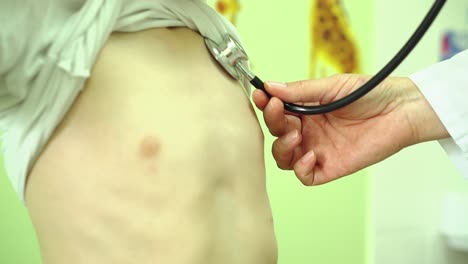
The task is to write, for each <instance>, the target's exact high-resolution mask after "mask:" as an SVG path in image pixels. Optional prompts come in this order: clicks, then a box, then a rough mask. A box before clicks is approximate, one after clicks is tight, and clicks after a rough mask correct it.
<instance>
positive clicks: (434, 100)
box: [410, 50, 468, 179]
mask: <svg viewBox="0 0 468 264" xmlns="http://www.w3.org/2000/svg"><path fill="white" fill-rule="evenodd" d="M410 78H411V79H412V80H413V81H414V83H416V85H417V86H418V87H419V89H420V90H421V92H422V93H423V94H424V96H425V97H426V98H427V100H428V101H429V103H430V104H431V106H432V108H433V109H434V111H435V112H436V113H437V115H438V116H439V118H440V120H441V121H442V123H443V124H444V126H445V127H446V128H447V130H448V132H449V133H450V136H451V138H448V139H443V140H439V143H440V144H441V146H442V147H443V148H444V150H445V151H446V152H447V154H448V156H449V158H450V159H451V161H452V162H453V163H454V165H455V166H456V167H457V169H458V170H459V171H460V172H461V174H462V175H463V176H465V178H467V179H468V101H467V98H468V50H466V51H464V52H461V53H459V54H458V55H456V56H454V57H453V58H451V59H449V60H447V61H444V62H441V63H438V64H434V65H432V66H430V67H428V68H426V69H424V70H422V71H420V72H417V73H415V74H413V75H411V76H410Z"/></svg>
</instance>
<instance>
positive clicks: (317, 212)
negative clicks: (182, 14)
mask: <svg viewBox="0 0 468 264" xmlns="http://www.w3.org/2000/svg"><path fill="white" fill-rule="evenodd" d="M348 1H349V3H348ZM348 1H347V2H346V4H347V5H348V6H350V8H349V11H350V17H351V19H352V21H353V23H354V27H355V28H356V31H357V32H356V33H357V34H358V35H359V38H358V40H359V42H360V44H361V47H363V48H364V49H368V48H370V47H368V46H367V45H368V44H367V43H368V42H367V41H366V40H367V39H369V38H368V35H367V34H370V33H368V32H370V30H367V29H368V28H367V27H368V26H369V25H370V23H369V22H370V17H369V16H368V14H369V12H368V11H369V10H370V6H369V5H368V4H369V3H371V2H372V1H371V0H361V1H359V0H348ZM208 2H211V3H212V2H214V0H209V1H208ZM291 2H292V1H284V0H283V1H279V0H276V1H275V0H255V1H245V0H244V1H242V3H243V5H244V6H243V11H242V14H241V15H240V16H239V19H238V27H239V32H240V34H241V36H242V39H243V40H244V42H245V44H246V47H247V51H248V53H249V55H250V56H251V59H252V63H253V69H254V71H255V72H256V73H257V74H258V75H259V76H261V77H262V78H264V79H266V80H271V79H274V80H278V81H292V80H298V79H306V78H307V77H308V76H307V75H308V52H309V5H310V2H309V0H295V1H294V4H291ZM244 3H245V4H244ZM366 60H367V59H366V58H365V57H364V62H366ZM364 68H365V67H364ZM258 114H259V118H260V120H261V124H262V126H263V128H265V126H264V123H263V121H262V119H261V115H260V113H258ZM264 131H265V136H266V137H265V138H266V142H265V155H266V164H267V182H268V192H269V197H270V200H271V205H272V209H273V215H274V219H275V229H276V235H277V239H278V243H279V263H280V264H306V263H326V264H338V263H346V264H363V263H371V262H370V261H369V258H370V254H371V250H370V246H369V245H370V244H371V243H370V241H371V240H370V236H369V233H368V228H369V221H368V215H369V212H368V210H369V209H368V208H369V206H368V204H367V203H368V202H367V201H368V180H367V178H366V173H365V172H361V173H359V174H358V175H355V176H354V177H348V178H345V179H342V180H339V181H337V182H334V183H331V184H328V185H325V186H320V187H304V186H302V185H301V184H300V183H299V181H298V180H297V179H296V177H295V176H294V174H293V173H291V172H284V171H281V170H279V169H278V168H277V167H276V163H275V162H274V160H273V158H272V157H271V143H272V142H273V138H272V137H271V136H269V133H268V130H266V129H265V130H264ZM0 263H1V264H4V263H5V264H23V263H24V264H39V263H40V257H39V251H38V244H37V241H36V238H35V236H34V232H33V229H32V226H31V224H30V222H29V219H28V216H27V212H26V210H25V209H24V208H23V207H22V205H21V204H20V202H19V201H18V200H17V199H16V196H15V194H14V193H13V190H12V189H11V186H10V184H9V182H8V181H7V178H6V176H5V175H4V173H2V174H0Z"/></svg>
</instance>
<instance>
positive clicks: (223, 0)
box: [215, 0, 241, 25]
mask: <svg viewBox="0 0 468 264" xmlns="http://www.w3.org/2000/svg"><path fill="white" fill-rule="evenodd" d="M215 8H216V10H217V11H218V12H219V13H220V14H222V15H223V16H224V17H226V18H227V19H228V20H229V21H231V23H232V24H233V25H235V24H236V22H237V21H236V20H237V14H238V13H239V11H240V9H241V7H240V4H239V1H238V0H217V1H216V3H215Z"/></svg>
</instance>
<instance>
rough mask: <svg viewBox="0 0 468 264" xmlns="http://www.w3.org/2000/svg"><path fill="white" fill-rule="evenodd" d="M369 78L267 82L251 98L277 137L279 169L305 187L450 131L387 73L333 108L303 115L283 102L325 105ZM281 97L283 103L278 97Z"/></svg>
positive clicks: (412, 90)
mask: <svg viewBox="0 0 468 264" xmlns="http://www.w3.org/2000/svg"><path fill="white" fill-rule="evenodd" d="M369 78H370V76H364V75H356V74H341V75H335V76H332V77H329V78H325V79H318V80H309V81H300V82H294V83H289V84H279V83H266V89H267V91H268V92H269V93H270V94H271V95H272V98H271V99H269V98H268V97H267V96H266V95H265V93H264V92H263V91H261V90H256V91H254V94H253V100H254V102H255V104H256V106H257V107H258V108H259V109H260V110H262V111H263V116H264V119H265V123H266V125H267V127H268V129H269V130H270V133H271V134H272V135H273V136H275V137H278V139H276V140H275V142H274V143H273V156H274V158H275V160H276V162H277V164H278V167H279V168H281V169H284V170H294V172H295V174H296V176H297V177H298V178H299V180H300V181H301V182H302V183H303V184H305V185H319V184H323V183H327V182H330V181H332V180H335V179H338V178H340V177H342V176H346V175H349V174H352V173H354V172H356V171H359V170H361V169H363V168H365V167H367V166H370V165H372V164H374V163H377V162H379V161H381V160H383V159H385V158H387V157H389V156H391V155H392V154H394V153H396V152H398V151H399V150H401V149H402V148H404V147H407V146H410V145H412V144H416V143H419V142H423V141H428V140H434V139H440V138H445V137H448V136H449V135H448V132H447V130H446V129H445V127H444V126H443V125H442V123H441V122H440V120H439V118H438V117H437V115H436V114H435V112H434V111H433V109H432V108H431V106H430V105H429V103H428V102H427V101H426V99H425V98H424V96H423V95H422V94H421V92H420V91H419V89H418V88H417V87H416V85H415V84H414V83H413V82H412V81H411V80H410V79H408V78H397V77H391V78H388V79H386V80H385V81H384V82H382V83H381V84H380V85H379V86H378V87H376V88H375V89H374V90H373V91H371V92H370V93H368V94H367V95H366V96H364V97H362V98H361V99H359V100H357V101H356V102H354V103H352V104H350V105H348V106H346V107H344V108H341V109H338V110H336V111H334V112H331V113H327V114H323V115H315V116H305V115H304V116H302V115H297V114H292V113H288V112H285V110H284V105H283V102H282V101H285V102H293V103H297V104H304V105H317V104H327V103H330V102H332V101H335V100H337V99H340V98H342V97H344V96H346V95H348V94H349V93H351V92H352V91H354V90H355V89H357V88H359V87H360V86H361V85H362V84H364V83H365V82H366V81H367V80H368V79H369ZM280 99H281V100H282V101H281V100H280Z"/></svg>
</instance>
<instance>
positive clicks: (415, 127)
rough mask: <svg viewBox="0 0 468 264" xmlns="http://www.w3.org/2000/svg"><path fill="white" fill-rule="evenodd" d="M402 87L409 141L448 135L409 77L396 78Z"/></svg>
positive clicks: (439, 137)
mask: <svg viewBox="0 0 468 264" xmlns="http://www.w3.org/2000/svg"><path fill="white" fill-rule="evenodd" d="M398 79H400V80H399V81H400V82H401V83H400V84H399V86H400V87H401V88H402V91H403V92H402V93H401V96H402V101H403V102H404V103H403V105H404V106H403V108H404V109H403V111H404V112H405V113H406V115H407V120H408V123H409V126H410V127H411V131H412V135H411V143H412V144H417V143H421V142H426V141H431V140H438V139H443V138H447V137H450V135H449V133H448V131H447V129H446V128H445V126H444V125H443V123H442V121H441V120H440V119H439V117H438V116H437V113H436V112H435V111H434V109H433V108H432V106H431V104H430V103H429V101H428V100H427V99H426V97H424V95H423V93H422V92H421V91H420V90H419V88H418V87H417V86H416V84H415V83H414V82H413V81H412V80H411V79H409V78H398Z"/></svg>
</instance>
